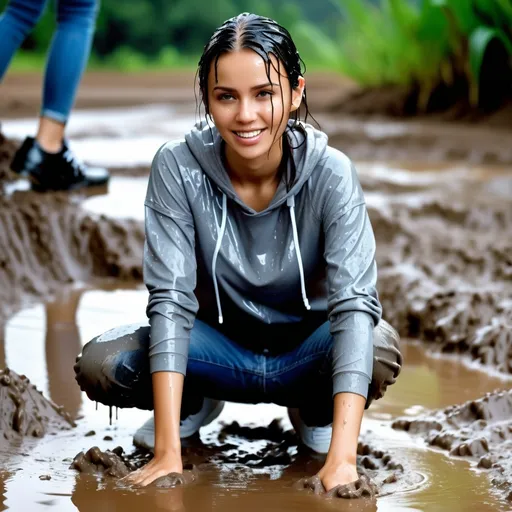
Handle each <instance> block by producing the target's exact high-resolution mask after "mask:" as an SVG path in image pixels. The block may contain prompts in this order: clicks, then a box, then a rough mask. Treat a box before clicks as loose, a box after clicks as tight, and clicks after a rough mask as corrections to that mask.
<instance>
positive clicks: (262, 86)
mask: <svg viewBox="0 0 512 512" xmlns="http://www.w3.org/2000/svg"><path fill="white" fill-rule="evenodd" d="M264 87H279V84H274V83H272V82H267V83H266V84H261V85H255V86H254V87H251V91H254V90H256V89H263V88H264ZM217 89H222V90H223V91H229V92H236V89H233V88H232V87H226V86H224V85H216V86H215V87H214V88H213V90H214V91H216V90H217Z"/></svg>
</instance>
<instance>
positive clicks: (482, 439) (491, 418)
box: [393, 390, 512, 502]
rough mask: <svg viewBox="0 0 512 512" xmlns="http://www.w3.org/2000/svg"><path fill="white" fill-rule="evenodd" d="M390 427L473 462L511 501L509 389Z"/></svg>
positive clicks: (511, 401) (511, 411) (511, 407)
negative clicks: (416, 436) (485, 472)
mask: <svg viewBox="0 0 512 512" xmlns="http://www.w3.org/2000/svg"><path fill="white" fill-rule="evenodd" d="M393 428H395V429H397V430H405V431H407V432H409V433H411V434H414V435H419V436H421V437H423V438H424V439H425V441H426V442H427V443H428V444H429V445H431V446H435V447H437V448H441V449H443V450H447V451H449V452H450V454H451V455H453V456H457V457H465V458H469V459H470V460H472V461H474V462H475V463H476V464H477V467H478V468H480V469H483V470H487V471H488V472H489V474H490V477H491V482H492V484H493V485H494V486H495V487H496V488H497V490H498V491H499V492H500V494H502V495H503V496H505V497H506V499H507V500H508V501H509V502H512V390H507V391H495V392H493V393H488V394H487V395H485V396H484V397H483V398H480V399H478V400H474V401H472V400H471V401H468V402H466V403H464V404H462V405H455V406H451V407H448V408H446V409H444V410H441V411H437V412H434V413H432V414H427V415H422V416H420V417H417V418H414V419H408V418H405V419H398V420H396V421H394V422H393Z"/></svg>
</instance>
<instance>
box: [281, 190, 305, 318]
mask: <svg viewBox="0 0 512 512" xmlns="http://www.w3.org/2000/svg"><path fill="white" fill-rule="evenodd" d="M286 204H287V206H288V207H289V208H290V218H291V220H292V232H293V243H294V244H295V252H296V253H297V263H298V264H299V274H300V288H301V291H302V300H303V301H304V306H306V309H311V306H310V305H309V300H308V297H307V295H306V282H305V280H304V268H303V267H302V255H301V253H300V246H299V234H298V233H297V223H296V222H295V197H294V196H290V197H289V198H288V199H287V200H286Z"/></svg>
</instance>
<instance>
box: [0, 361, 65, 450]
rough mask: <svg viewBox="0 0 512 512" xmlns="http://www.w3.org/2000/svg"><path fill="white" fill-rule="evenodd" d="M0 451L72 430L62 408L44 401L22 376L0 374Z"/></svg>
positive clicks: (1, 372)
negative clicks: (24, 441) (23, 442)
mask: <svg viewBox="0 0 512 512" xmlns="http://www.w3.org/2000/svg"><path fill="white" fill-rule="evenodd" d="M0 404H1V408H0V450H3V449H6V448H7V447H10V446H12V444H13V443H16V442H19V441H21V440H22V439H23V438H25V437H35V438H40V437H43V436H44V435H45V434H46V433H47V432H48V431H56V430H64V429H70V428H72V427H74V426H75V424H74V423H73V421H72V420H71V417H70V416H69V414H68V413H67V412H65V411H64V409H63V407H60V406H57V405H55V404H54V403H53V402H51V401H50V400H48V399H46V398H45V397H44V396H43V395H42V394H41V392H40V391H38V390H37V388H36V387H35V386H34V385H33V384H31V383H30V380H29V379H28V378H27V377H25V375H21V376H20V375H18V374H17V373H15V372H13V371H12V370H10V369H9V368H5V369H4V370H0Z"/></svg>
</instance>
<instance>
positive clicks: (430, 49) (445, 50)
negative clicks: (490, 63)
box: [332, 0, 512, 110]
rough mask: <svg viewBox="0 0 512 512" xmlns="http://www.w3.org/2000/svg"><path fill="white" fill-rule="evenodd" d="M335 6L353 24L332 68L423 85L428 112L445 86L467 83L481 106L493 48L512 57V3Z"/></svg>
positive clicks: (372, 81)
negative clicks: (459, 81)
mask: <svg viewBox="0 0 512 512" xmlns="http://www.w3.org/2000/svg"><path fill="white" fill-rule="evenodd" d="M333 2H334V3H336V5H337V6H338V8H339V10H340V12H342V13H343V14H344V15H345V17H346V20H345V21H344V22H342V23H340V26H339V30H338V33H337V36H336V42H337V44H338V47H339V48H340V53H341V57H337V58H336V59H333V60H332V64H333V65H335V66H336V67H337V68H338V69H339V70H340V71H341V72H343V73H345V74H347V75H349V76H351V77H353V78H355V79H356V80H358V81H359V82H360V83H363V84H367V85H380V84H399V85H400V84H401V85H408V86H417V87H418V89H419V97H418V107H419V109H420V110H421V109H424V108H426V106H427V104H428V101H429V99H430V97H431V95H432V93H433V91H434V90H435V89H436V88H437V87H438V86H439V85H440V84H444V85H446V86H451V85H453V82H454V79H455V77H461V76H462V77H464V78H465V80H466V81H467V83H468V84H469V98H468V99H469V101H470V102H471V103H472V104H473V105H476V104H477V103H478V101H479V98H480V96H479V84H480V82H481V79H482V74H481V73H482V65H483V62H484V60H485V58H486V56H487V55H488V52H489V50H490V45H491V43H496V42H498V43H499V44H500V45H502V47H504V48H505V50H506V52H507V54H508V58H509V59H510V57H511V56H512V0H423V1H422V2H420V3H419V2H413V1H411V0H409V1H407V0H381V2H380V4H379V5H378V6H375V5H373V4H371V3H369V2H364V1H361V0H333Z"/></svg>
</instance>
